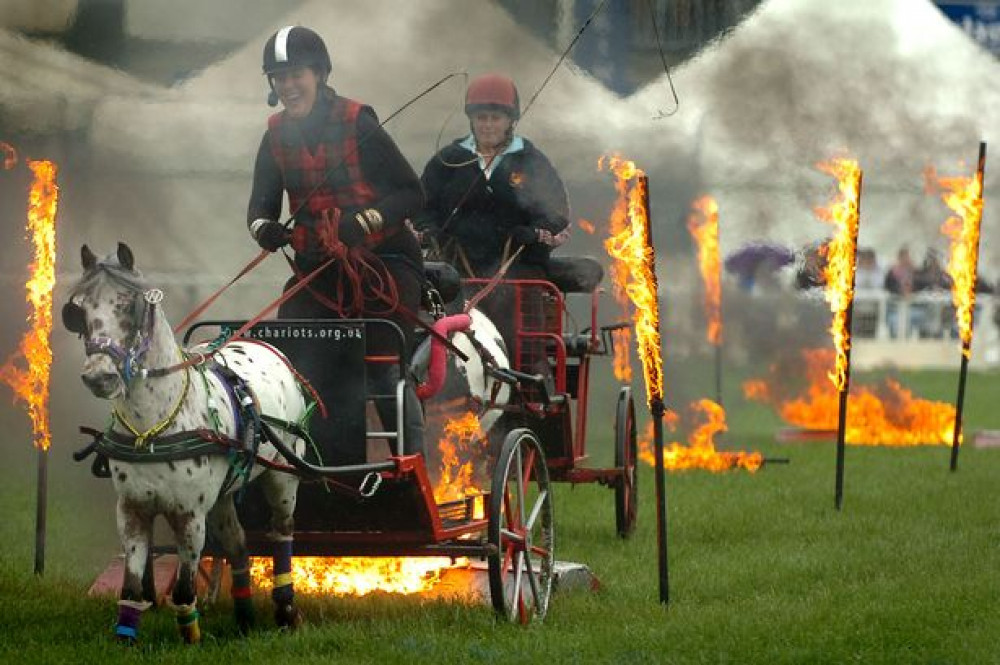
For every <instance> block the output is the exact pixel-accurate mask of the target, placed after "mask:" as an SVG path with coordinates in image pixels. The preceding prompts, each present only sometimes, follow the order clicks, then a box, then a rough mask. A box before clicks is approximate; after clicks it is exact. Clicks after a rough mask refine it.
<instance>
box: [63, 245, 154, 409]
mask: <svg viewBox="0 0 1000 665" xmlns="http://www.w3.org/2000/svg"><path fill="white" fill-rule="evenodd" d="M80 257H81V260H82V262H83V277H81V278H80V281H79V282H78V283H77V284H76V285H75V286H74V287H73V288H72V289H71V290H70V296H69V302H67V303H66V304H65V305H63V309H62V317H63V325H64V326H65V327H66V329H67V330H69V331H70V332H72V333H76V334H77V335H79V336H80V337H81V338H82V339H83V340H84V343H85V345H86V352H87V359H86V361H85V362H84V364H83V373H82V378H83V382H84V383H85V384H86V385H87V387H88V388H90V390H91V391H92V392H93V393H94V394H95V395H96V396H97V397H101V398H104V399H114V398H116V397H119V396H121V395H123V394H124V393H125V392H126V391H127V390H128V387H129V384H130V383H131V381H132V379H133V378H134V377H135V375H136V373H137V372H138V371H139V369H140V361H141V358H142V356H143V355H144V354H145V352H146V350H147V349H148V347H149V342H150V335H151V333H152V326H153V308H154V307H155V305H156V304H157V303H158V302H159V301H160V300H161V299H162V298H163V293H162V292H161V291H159V290H158V289H150V288H149V286H148V285H147V284H146V281H145V280H144V279H143V277H142V274H141V273H139V272H138V271H137V270H136V269H135V259H134V257H133V255H132V250H131V249H129V247H128V245H126V244H125V243H118V251H117V252H116V253H114V254H110V255H108V256H106V257H105V258H103V259H98V258H97V256H96V255H95V254H94V253H93V252H92V251H91V250H90V248H89V247H87V246H86V245H84V246H83V247H82V249H81V250H80Z"/></svg>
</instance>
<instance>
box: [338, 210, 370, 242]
mask: <svg viewBox="0 0 1000 665" xmlns="http://www.w3.org/2000/svg"><path fill="white" fill-rule="evenodd" d="M337 237H338V238H340V242H342V243H344V244H345V245H347V246H348V247H357V246H358V245H360V244H361V243H363V242H364V241H365V238H367V237H368V234H367V233H365V230H364V229H363V228H361V224H360V223H359V222H358V220H357V219H356V218H355V216H354V215H344V216H343V217H341V218H340V227H339V229H338V231H337Z"/></svg>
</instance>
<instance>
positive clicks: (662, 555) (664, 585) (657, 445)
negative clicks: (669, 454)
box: [650, 400, 670, 605]
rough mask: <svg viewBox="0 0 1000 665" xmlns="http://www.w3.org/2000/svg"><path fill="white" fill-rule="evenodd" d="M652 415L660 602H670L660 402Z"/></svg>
mask: <svg viewBox="0 0 1000 665" xmlns="http://www.w3.org/2000/svg"><path fill="white" fill-rule="evenodd" d="M650 410H651V411H652V414H653V448H654V449H655V450H656V551H657V570H658V571H659V580H660V602H661V603H662V604H664V605H666V604H668V603H669V602H670V565H669V563H668V559H667V546H668V545H667V480H666V478H667V473H666V469H665V468H664V464H663V414H664V412H665V410H666V409H665V407H664V406H663V402H662V401H661V400H654V401H653V403H652V404H650Z"/></svg>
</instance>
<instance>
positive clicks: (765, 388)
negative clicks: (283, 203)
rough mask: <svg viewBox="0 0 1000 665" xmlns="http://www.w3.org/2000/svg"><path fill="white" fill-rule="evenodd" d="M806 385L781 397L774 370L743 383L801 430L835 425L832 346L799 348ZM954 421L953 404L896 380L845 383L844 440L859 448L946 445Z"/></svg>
mask: <svg viewBox="0 0 1000 665" xmlns="http://www.w3.org/2000/svg"><path fill="white" fill-rule="evenodd" d="M802 359H803V361H804V363H805V368H806V370H805V378H806V381H807V386H806V388H805V391H804V394H799V395H797V396H785V395H782V394H781V393H780V391H778V390H775V389H773V388H772V386H778V385H782V383H783V382H782V381H780V379H779V377H778V373H779V372H778V370H777V368H772V376H771V377H769V378H768V379H767V380H764V379H753V380H750V381H747V382H746V383H744V384H743V393H744V395H745V396H746V398H747V399H751V400H755V401H758V402H763V403H765V404H769V405H770V406H772V407H773V408H774V409H775V410H776V411H777V413H778V415H779V416H781V418H782V419H783V420H784V421H785V422H787V423H789V424H790V425H794V426H796V427H800V428H802V429H804V430H807V431H831V430H835V429H836V427H837V415H838V408H839V407H838V395H837V389H836V387H835V386H834V385H833V383H831V381H830V380H829V375H830V373H831V368H832V367H834V366H835V363H834V351H833V349H806V350H804V351H802ZM954 423H955V407H954V406H953V405H951V404H949V403H946V402H934V401H931V400H926V399H922V398H919V397H914V396H913V393H912V392H911V391H910V390H908V389H907V388H905V387H904V386H902V385H901V384H900V383H899V382H897V381H894V380H892V379H886V381H885V383H884V384H883V385H882V386H878V387H872V386H863V385H857V384H856V383H855V385H853V386H851V408H850V410H849V411H848V414H847V432H846V441H847V443H850V444H853V445H862V446H919V445H948V444H950V443H951V432H952V428H953V427H954Z"/></svg>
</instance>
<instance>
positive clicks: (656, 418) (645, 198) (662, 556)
mask: <svg viewBox="0 0 1000 665" xmlns="http://www.w3.org/2000/svg"><path fill="white" fill-rule="evenodd" d="M638 184H639V186H640V187H642V205H643V207H644V208H645V211H646V228H645V229H644V231H645V234H646V238H645V241H646V247H649V250H650V252H649V259H648V260H649V266H648V267H649V275H650V280H651V283H650V287H651V288H652V289H653V297H654V298H656V300H655V303H656V304H655V305H654V307H656V316H655V319H656V323H657V339H659V321H660V311H659V287H658V285H657V280H656V252H655V249H654V245H653V212H652V209H651V208H650V205H649V177H648V176H646V175H645V174H643V175H640V176H639V177H638ZM655 352H656V358H657V360H658V361H659V367H660V371H661V374H662V368H663V354H662V350H661V349H660V348H657V349H655ZM646 380H647V382H649V383H651V384H652V383H655V382H653V381H650V377H646ZM660 380H661V381H662V376H661V377H660ZM649 388H650V390H649V393H650V397H649V410H650V413H651V414H652V416H653V447H654V448H655V451H656V462H655V471H656V482H655V485H656V551H657V570H658V573H659V582H660V603H661V604H663V605H666V604H668V603H669V602H670V570H669V563H668V559H667V473H666V468H665V465H664V462H663V416H664V414H665V413H666V407H665V406H664V403H663V394H662V390H663V387H662V385H660V386H656V385H650V386H649Z"/></svg>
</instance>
